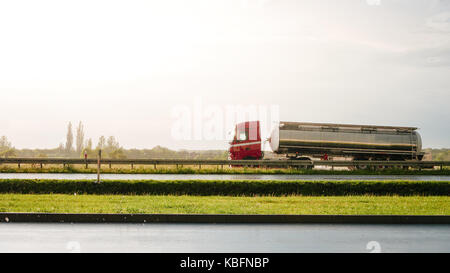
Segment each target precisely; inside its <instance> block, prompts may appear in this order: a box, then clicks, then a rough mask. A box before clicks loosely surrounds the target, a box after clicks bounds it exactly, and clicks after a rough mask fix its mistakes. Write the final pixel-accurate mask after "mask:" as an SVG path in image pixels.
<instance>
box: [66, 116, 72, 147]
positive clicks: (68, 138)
mask: <svg viewBox="0 0 450 273" xmlns="http://www.w3.org/2000/svg"><path fill="white" fill-rule="evenodd" d="M72 146H73V133H72V123H71V122H69V126H68V127H67V136H66V152H67V153H70V152H71V151H72V149H73V147H72Z"/></svg>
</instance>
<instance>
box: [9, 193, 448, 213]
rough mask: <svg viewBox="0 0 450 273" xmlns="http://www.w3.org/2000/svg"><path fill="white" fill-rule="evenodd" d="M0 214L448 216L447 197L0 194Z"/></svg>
mask: <svg viewBox="0 0 450 273" xmlns="http://www.w3.org/2000/svg"><path fill="white" fill-rule="evenodd" d="M0 211H1V212H42V213H44V212H47V213H206V214H345V215H370V214H378V215H381V214H382V215H450V197H446V196H329V197H311V196H286V197H270V196H260V197H233V196H186V195H184V196H173V195H168V196H160V195H138V196H136V195H135V196H131V195H74V194H71V195H69V194H38V195H32V194H0Z"/></svg>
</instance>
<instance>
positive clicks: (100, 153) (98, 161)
mask: <svg viewBox="0 0 450 273" xmlns="http://www.w3.org/2000/svg"><path fill="white" fill-rule="evenodd" d="M101 159H102V150H101V149H99V150H98V156H97V183H100V167H101V163H100V161H101Z"/></svg>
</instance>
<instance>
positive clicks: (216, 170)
mask: <svg viewBox="0 0 450 273" xmlns="http://www.w3.org/2000/svg"><path fill="white" fill-rule="evenodd" d="M101 172H102V173H107V174H291V175H292V174H304V175H450V168H448V167H445V168H444V169H442V170H439V169H433V170H430V169H424V170H418V169H410V170H403V169H398V168H390V169H389V168H388V169H376V170H324V169H313V170H306V169H294V168H285V169H270V168H268V169H265V168H228V167H227V168H224V169H222V168H220V167H213V166H203V167H202V168H201V169H199V168H198V167H180V168H175V167H172V168H170V167H164V166H162V167H158V168H157V169H154V168H153V167H148V166H146V167H144V166H136V167H135V168H133V169H131V168H130V167H126V166H122V167H120V166H119V167H112V168H109V167H108V166H107V165H102V170H101ZM0 173H97V169H96V168H92V167H89V168H87V169H85V168H84V167H80V166H73V165H68V166H66V167H65V168H63V167H51V166H49V167H47V166H46V167H44V168H42V169H41V168H40V167H26V166H22V168H20V169H19V168H17V167H16V166H0Z"/></svg>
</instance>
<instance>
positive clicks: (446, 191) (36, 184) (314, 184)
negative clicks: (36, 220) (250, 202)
mask: <svg viewBox="0 0 450 273" xmlns="http://www.w3.org/2000/svg"><path fill="white" fill-rule="evenodd" d="M0 193H21V194H32V193H36V194H49V193H61V194H74V193H78V194H124V195H133V194H134V195H144V194H148V195H224V196H255V195H272V196H283V195H305V196H345V195H366V194H367V195H400V196H410V195H424V196H449V195H450V181H276V180H273V181H260V180H259V181H258V180H256V181H249V180H240V181H234V180H233V181H224V180H207V181H205V180H200V181H199V180H181V181H180V180H178V181H167V180H142V181H125V180H117V181H114V180H108V181H103V182H101V183H99V184H97V183H94V181H92V180H75V181H73V180H39V179H30V180H28V179H27V180H23V179H4V180H0Z"/></svg>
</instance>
